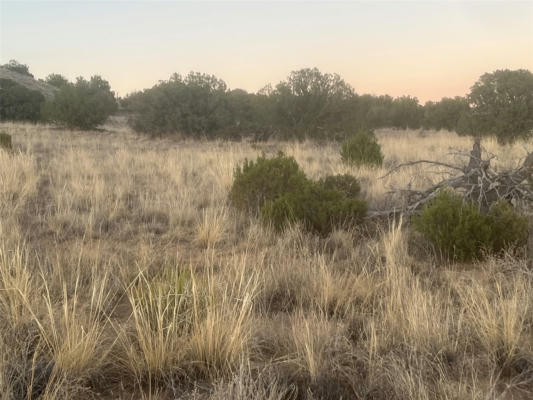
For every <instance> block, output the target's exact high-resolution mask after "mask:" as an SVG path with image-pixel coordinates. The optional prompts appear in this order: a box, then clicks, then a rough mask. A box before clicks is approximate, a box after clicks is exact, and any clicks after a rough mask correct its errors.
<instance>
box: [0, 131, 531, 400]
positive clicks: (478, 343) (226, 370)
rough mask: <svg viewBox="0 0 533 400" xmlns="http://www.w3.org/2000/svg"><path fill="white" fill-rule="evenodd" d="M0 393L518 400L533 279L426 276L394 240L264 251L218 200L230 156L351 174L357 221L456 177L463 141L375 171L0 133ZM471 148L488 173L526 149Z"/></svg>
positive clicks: (175, 146)
mask: <svg viewBox="0 0 533 400" xmlns="http://www.w3.org/2000/svg"><path fill="white" fill-rule="evenodd" d="M1 128H2V130H5V131H6V132H8V133H9V134H11V135H12V136H13V143H14V148H15V151H14V152H11V153H7V152H3V151H0V393H2V394H3V396H4V397H2V398H6V399H9V400H14V399H17V400H18V399H26V400H31V399H39V398H43V399H50V400H55V399H67V398H80V399H85V398H87V399H92V398H105V399H108V398H109V399H110V398H113V399H116V398H120V399H131V398H147V399H172V398H183V399H212V400H214V399H255V400H259V399H273V400H274V399H276V400H278V399H279V400H281V399H341V398H342V399H348V398H374V399H526V398H531V397H532V396H533V351H532V350H533V349H532V344H533V319H532V318H531V310H532V305H533V304H532V300H533V299H532V296H531V292H532V279H531V278H532V276H531V272H530V271H529V270H528V269H527V267H526V263H525V260H522V259H518V258H513V257H511V256H505V257H502V258H489V259H487V260H486V261H484V262H479V263H476V264H472V265H454V264H443V263H442V262H440V261H439V260H438V259H437V258H434V257H433V256H432V254H425V253H424V252H423V250H422V249H421V247H420V246H419V245H418V246H413V243H412V240H413V239H412V237H411V236H410V232H409V227H408V224H402V221H390V222H389V223H388V224H384V225H382V226H379V227H377V229H373V230H372V232H367V231H365V230H359V229H354V230H351V231H347V230H336V231H334V232H333V233H331V234H330V235H329V236H328V237H327V238H319V237H316V236H313V235H311V234H309V233H306V232H304V231H303V230H302V229H301V228H300V227H299V226H297V225H295V226H292V227H290V228H289V229H287V230H286V231H285V232H283V233H281V234H278V233H275V232H272V231H271V230H269V229H268V228H267V227H265V226H263V225H261V223H260V221H259V220H257V219H255V218H250V217H248V216H245V215H240V214H238V213H237V212H235V210H233V209H231V208H230V207H229V206H228V203H227V194H228V191H229V189H230V187H231V183H232V176H233V170H234V168H235V166H236V165H238V164H239V163H240V162H242V161H243V160H244V159H245V158H254V157H256V156H258V155H259V154H261V152H265V153H267V154H275V153H276V152H277V151H278V150H283V151H284V152H285V153H287V154H289V155H293V156H294V157H295V158H296V160H297V161H298V163H299V164H300V165H301V166H302V168H303V169H304V170H305V172H306V173H307V174H308V175H309V176H310V177H312V178H319V177H322V176H324V175H327V174H334V173H350V174H353V175H355V176H357V177H358V178H359V179H360V181H361V184H362V188H363V191H364V196H365V197H366V199H367V200H368V201H369V203H370V205H371V207H373V208H379V207H385V206H391V205H396V206H401V204H402V199H401V198H400V197H397V196H391V195H389V194H388V192H389V191H390V189H391V188H394V187H405V186H407V185H408V184H411V185H412V186H413V187H419V188H424V187H427V186H428V185H430V184H432V183H434V182H436V181H437V180H438V179H440V177H441V176H442V174H443V172H444V171H443V170H442V169H440V168H431V169H428V168H425V167H424V166H423V165H418V166H413V167H409V168H406V169H405V170H402V171H400V172H398V173H395V174H392V175H390V176H387V177H386V178H384V179H380V177H381V176H383V175H384V173H385V171H386V168H388V167H390V166H391V165H394V164H396V163H399V162H405V161H409V160H415V159H437V160H440V161H454V162H458V161H459V162H460V161H464V160H463V159H462V158H461V157H460V156H459V155H458V153H460V152H464V151H468V150H469V148H470V147H471V140H470V139H469V138H464V137H458V136H456V135H455V134H452V133H449V132H418V131H391V130H388V131H386V130H384V131H380V132H378V138H379V142H380V144H381V145H382V148H383V151H384V153H385V166H384V167H383V168H378V169H368V168H360V169H357V168H352V167H348V166H345V165H343V164H342V163H341V161H340V155H339V146H338V145H336V144H334V143H329V144H325V145H320V146H318V145H317V144H315V143H312V142H302V143H293V142H268V143H247V142H240V143H229V142H223V141H215V142H192V141H182V142H173V141H172V140H170V139H159V140H155V139H148V138H145V137H139V136H136V135H134V134H133V133H131V132H129V131H127V130H126V129H119V130H112V131H104V132H102V131H100V132H88V133H80V132H71V131H65V130H57V129H55V128H53V127H48V126H36V125H24V124H8V123H6V124H2V126H1ZM531 145H532V144H531V143H517V144H515V145H513V146H511V147H507V148H502V147H501V146H499V145H498V144H497V143H496V142H495V141H493V140H486V141H485V142H484V146H485V147H486V148H487V150H488V151H490V152H492V153H494V154H496V155H497V156H498V160H495V163H496V166H497V168H506V167H510V166H515V165H517V164H518V163H519V160H520V158H522V157H524V156H525V154H526V149H527V148H528V147H529V148H531Z"/></svg>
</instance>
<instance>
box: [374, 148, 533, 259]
mask: <svg viewBox="0 0 533 400" xmlns="http://www.w3.org/2000/svg"><path fill="white" fill-rule="evenodd" d="M483 153H484V151H483V149H482V147H481V141H480V140H479V138H477V139H476V140H475V141H474V144H473V146H472V150H471V151H470V153H460V155H463V156H464V155H468V157H469V160H468V164H467V165H466V166H460V165H452V164H449V163H443V162H439V161H431V160H416V161H411V162H406V163H402V164H399V165H397V166H396V167H394V168H392V169H391V170H389V171H388V172H387V173H386V174H385V175H383V176H382V177H381V178H380V179H383V178H385V177H388V176H389V175H391V174H393V173H395V172H397V171H398V170H400V169H402V168H405V167H409V166H413V165H417V164H430V165H436V166H440V167H444V168H447V169H449V170H450V173H451V171H459V172H460V174H457V173H456V174H455V176H452V177H450V178H448V179H444V180H442V181H440V182H439V183H437V184H435V185H433V186H432V187H430V188H429V189H426V190H415V189H411V188H410V187H409V188H407V189H399V190H393V191H391V192H390V193H398V194H401V195H403V196H404V198H406V203H407V204H406V205H405V206H404V207H401V208H393V209H389V210H373V211H370V212H369V213H368V216H369V218H374V217H383V216H391V215H395V214H398V213H402V214H404V215H412V214H415V213H417V212H419V210H420V209H421V208H422V207H423V206H424V205H425V204H427V203H428V202H429V201H431V200H432V199H433V198H435V197H436V196H437V195H438V193H439V192H440V191H441V190H442V189H443V188H451V189H454V190H456V191H458V192H460V193H461V194H462V195H463V197H464V199H465V200H466V201H471V202H475V203H477V204H478V206H479V208H480V209H482V210H487V209H488V208H490V206H491V205H492V204H494V203H495V202H497V201H498V200H501V199H505V200H507V201H510V202H512V203H513V204H514V205H515V206H516V205H519V204H521V205H530V203H531V202H533V190H532V187H531V185H530V184H529V182H528V181H529V180H530V179H531V178H532V176H533V153H529V154H528V155H527V157H526V158H525V160H524V162H523V163H522V165H521V166H520V167H519V168H516V169H511V170H509V171H503V172H500V173H497V172H496V171H494V170H492V169H491V160H492V159H494V158H495V156H494V155H492V154H491V155H490V157H488V158H483ZM485 153H486V151H485ZM532 241H533V239H532ZM531 251H532V253H533V242H532V250H531Z"/></svg>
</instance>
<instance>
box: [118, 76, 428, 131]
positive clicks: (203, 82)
mask: <svg viewBox="0 0 533 400" xmlns="http://www.w3.org/2000/svg"><path fill="white" fill-rule="evenodd" d="M122 105H123V106H124V108H125V109H127V110H128V111H130V112H131V113H132V117H131V121H130V122H131V125H132V126H133V128H134V129H136V130H137V131H139V132H146V133H151V134H181V135H184V136H189V137H229V138H238V137H241V136H244V135H246V136H253V137H254V138H256V139H263V138H266V137H271V136H275V137H278V138H297V139H303V138H314V139H339V138H345V135H346V132H350V131H353V130H356V129H360V128H367V129H371V128H378V127H384V126H388V127H389V126H392V127H398V128H418V127H420V126H421V119H422V118H423V114H424V113H423V107H422V106H421V105H420V104H419V103H418V100H417V99H416V98H412V97H399V98H396V99H393V98H392V97H390V96H371V95H363V96H358V95H357V94H355V92H354V90H353V88H352V87H351V86H350V85H348V84H347V83H346V82H345V81H344V80H343V79H342V78H341V77H340V76H339V75H336V74H323V73H321V72H320V71H319V70H318V69H316V68H314V69H302V70H299V71H294V72H292V73H291V74H290V75H289V77H288V78H287V79H286V80H285V81H282V82H280V83H279V84H277V85H276V86H275V87H271V86H267V87H265V88H263V89H262V90H260V91H259V92H258V93H247V92H246V91H244V90H228V89H227V87H226V84H225V83H224V82H223V81H221V80H220V79H217V78H215V77H214V76H212V75H206V74H198V73H191V74H189V75H187V76H186V77H185V78H182V77H181V76H180V75H177V74H174V75H173V76H172V77H171V78H170V79H169V80H168V81H164V82H160V83H158V84H157V85H155V86H154V87H153V88H151V89H147V90H145V91H143V92H139V93H134V94H132V95H130V96H128V97H127V98H125V99H124V100H123V101H122Z"/></svg>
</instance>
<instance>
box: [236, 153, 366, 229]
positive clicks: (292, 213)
mask: <svg viewBox="0 0 533 400" xmlns="http://www.w3.org/2000/svg"><path fill="white" fill-rule="evenodd" d="M360 191H361V187H360V185H359V182H357V179H355V178H354V177H353V176H350V175H337V176H328V177H326V178H323V179H321V180H319V181H317V182H313V181H311V180H309V179H308V178H307V177H306V176H305V174H304V173H303V171H302V170H301V169H300V167H299V166H298V163H297V162H296V161H295V160H294V158H292V157H287V156H285V155H284V154H283V153H279V154H278V155H277V156H276V157H273V158H266V157H265V156H262V157H259V158H258V159H257V160H255V161H249V160H245V161H244V165H243V166H242V167H237V168H236V170H235V180H234V182H233V186H232V188H231V191H230V194H229V198H230V202H231V203H232V205H233V206H234V207H236V208H238V209H240V210H243V211H247V212H251V213H256V212H258V211H259V212H260V214H261V218H262V220H263V222H264V223H267V224H270V225H272V226H273V227H274V228H275V229H276V230H278V231H279V230H282V229H284V228H285V227H286V226H287V224H290V223H294V222H301V223H302V224H303V225H304V226H305V228H307V229H309V230H311V231H314V232H317V233H319V234H328V233H329V232H331V231H332V230H333V228H334V227H336V226H339V225H343V224H354V223H357V222H359V221H360V220H361V219H362V218H363V217H364V215H365V214H366V210H367V205H366V202H364V201H363V200H360V199H359V194H360Z"/></svg>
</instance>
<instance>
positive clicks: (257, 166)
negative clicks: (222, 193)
mask: <svg viewBox="0 0 533 400" xmlns="http://www.w3.org/2000/svg"><path fill="white" fill-rule="evenodd" d="M307 185H308V180H307V178H306V176H305V174H304V172H303V171H302V170H301V169H300V167H299V166H298V163H297V162H296V160H295V159H294V158H293V157H288V156H286V155H284V154H283V153H281V152H280V153H278V155H277V156H276V157H273V158H266V157H265V156H264V155H263V156H261V157H259V158H258V159H257V160H255V161H250V160H245V161H244V165H243V166H242V167H240V166H239V167H237V168H236V169H235V173H234V181H233V186H232V188H231V191H230V194H229V200H230V202H231V204H232V205H233V206H234V207H236V208H237V209H239V210H243V211H248V212H252V213H257V212H259V210H260V208H261V207H262V206H263V205H264V204H265V203H266V202H268V201H274V200H276V199H277V198H279V197H280V196H282V195H283V194H285V193H297V192H300V191H302V190H304V188H305V187H306V186H307Z"/></svg>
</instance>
